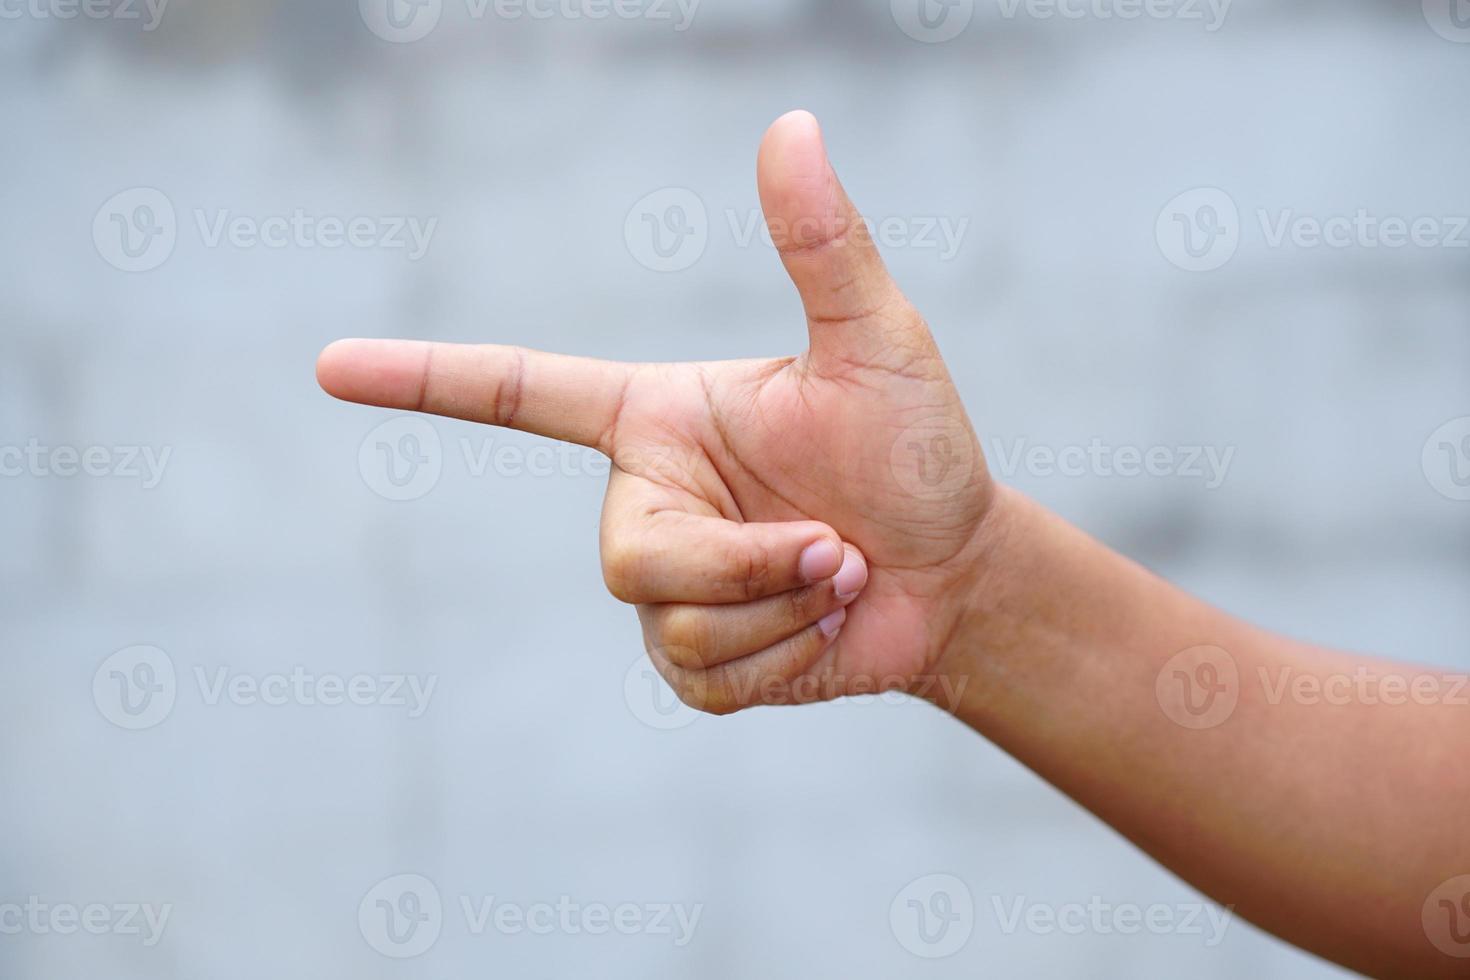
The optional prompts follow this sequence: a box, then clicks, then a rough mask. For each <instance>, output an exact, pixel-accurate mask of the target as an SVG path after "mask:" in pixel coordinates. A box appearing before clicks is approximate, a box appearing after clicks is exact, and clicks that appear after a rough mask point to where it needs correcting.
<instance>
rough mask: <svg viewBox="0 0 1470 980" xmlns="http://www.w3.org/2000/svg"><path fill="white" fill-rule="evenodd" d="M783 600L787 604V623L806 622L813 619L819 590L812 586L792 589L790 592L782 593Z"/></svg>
mask: <svg viewBox="0 0 1470 980" xmlns="http://www.w3.org/2000/svg"><path fill="white" fill-rule="evenodd" d="M781 596H782V601H783V602H784V603H785V606H786V610H785V611H786V621H787V623H805V622H806V621H807V620H809V619H811V617H812V613H813V611H814V608H813V607H814V606H815V605H816V597H817V590H816V589H815V588H812V587H808V588H805V589H792V590H791V591H790V592H783V593H781Z"/></svg>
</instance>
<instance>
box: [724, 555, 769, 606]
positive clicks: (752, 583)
mask: <svg viewBox="0 0 1470 980" xmlns="http://www.w3.org/2000/svg"><path fill="white" fill-rule="evenodd" d="M729 567H730V568H731V569H733V570H734V574H735V575H736V576H738V580H737V581H736V582H735V585H736V587H737V588H738V589H739V591H740V594H741V596H742V597H743V598H744V599H745V601H747V602H749V601H751V600H753V599H759V598H760V597H761V596H764V595H767V594H769V592H770V585H771V579H772V574H773V572H772V568H771V554H770V552H769V551H767V550H766V548H765V547H764V546H763V545H750V544H743V545H741V546H739V547H737V548H736V549H735V552H734V555H733V557H732V559H731V561H730V562H729Z"/></svg>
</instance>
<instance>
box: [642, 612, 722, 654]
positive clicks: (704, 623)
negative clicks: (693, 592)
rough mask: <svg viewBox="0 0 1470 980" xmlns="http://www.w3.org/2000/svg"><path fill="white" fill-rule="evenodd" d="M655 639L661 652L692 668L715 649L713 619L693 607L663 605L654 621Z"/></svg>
mask: <svg viewBox="0 0 1470 980" xmlns="http://www.w3.org/2000/svg"><path fill="white" fill-rule="evenodd" d="M655 622H656V624H657V627H656V630H657V638H658V643H659V645H660V646H661V647H662V648H663V651H664V655H665V656H667V657H668V658H669V660H670V661H672V662H673V663H675V664H677V665H678V666H680V667H684V668H686V669H689V670H696V669H698V668H700V667H703V666H704V665H705V663H706V662H707V659H708V656H709V655H710V654H712V653H714V652H715V651H716V650H718V648H719V638H718V635H717V628H716V626H715V624H714V619H713V617H712V616H710V615H709V613H708V612H706V611H705V610H703V609H700V608H698V607H695V606H665V607H663V608H662V609H660V610H659V612H658V614H657V617H656V620H655Z"/></svg>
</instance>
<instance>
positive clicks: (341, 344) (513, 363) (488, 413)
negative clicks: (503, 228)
mask: <svg viewBox="0 0 1470 980" xmlns="http://www.w3.org/2000/svg"><path fill="white" fill-rule="evenodd" d="M632 371H633V368H632V366H631V365H628V364H619V363H616V362H613V361H597V360H592V359H590V358H585V357H567V356H564V355H561V354H547V353H543V352H541V351H533V350H526V349H524V348H520V347H500V346H496V345H493V344H485V345H466V344H435V343H428V342H425V341H417V340H339V341H337V342H336V343H335V344H332V345H331V346H329V347H328V348H327V349H326V350H324V351H322V354H321V357H320V358H318V360H317V366H316V376H317V380H318V381H319V382H320V383H321V386H322V388H323V389H325V390H326V391H327V393H328V394H331V395H333V396H335V397H337V398H341V399H343V400H344V401H350V402H358V403H360V404H363V405H377V406H380V407H382V408H399V409H404V410H406V411H411V412H428V413H430V414H433V415H445V416H449V417H450V418H457V419H466V420H468V421H471V422H485V423H487V424H489V425H499V426H505V427H507V428H512V429H520V430H522V431H525V432H534V433H536V434H537V435H542V436H547V437H549V438H552V439H560V440H562V441H564V442H575V443H577V444H579V445H583V446H587V447H589V448H592V449H598V450H601V451H603V452H609V450H610V447H609V446H608V445H606V443H607V437H608V435H609V433H610V432H611V431H612V429H613V426H614V424H615V423H616V421H617V417H618V410H619V407H620V406H621V404H622V401H623V396H624V394H625V393H626V390H627V384H628V379H629V377H631V375H632Z"/></svg>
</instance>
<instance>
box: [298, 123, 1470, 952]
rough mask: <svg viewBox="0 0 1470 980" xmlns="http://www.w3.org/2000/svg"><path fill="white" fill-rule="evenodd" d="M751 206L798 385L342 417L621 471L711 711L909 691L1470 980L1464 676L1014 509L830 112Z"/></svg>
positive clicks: (446, 381) (448, 353) (719, 370)
mask: <svg viewBox="0 0 1470 980" xmlns="http://www.w3.org/2000/svg"><path fill="white" fill-rule="evenodd" d="M759 182H760V192H761V201H762V204H763V206H764V208H765V212H766V217H767V221H768V224H769V226H770V228H771V232H772V237H773V239H774V240H775V242H776V244H777V246H778V248H779V249H780V251H781V256H782V260H783V262H784V264H785V266H786V269H787V271H788V273H789V274H790V276H791V278H792V280H793V282H794V283H795V284H796V287H797V290H798V292H799V293H800V295H801V299H802V303H803V305H804V307H805V311H806V317H807V323H808V333H809V337H810V347H809V349H808V350H807V351H806V352H804V353H802V354H801V355H799V356H797V357H795V358H782V359H777V360H770V361H741V362H727V363H710V364H667V365H630V364H615V363H609V362H601V361H591V360H585V359H581V358H571V357H563V356H559V355H553V354H544V353H539V352H534V351H529V350H524V349H519V348H508V347H498V346H477V347H465V346H454V345H445V344H426V343H417V342H408V341H363V340H354V341H341V342H339V343H336V344H333V345H332V346H331V347H329V348H328V349H327V350H326V351H325V352H324V353H323V354H322V357H321V360H320V362H319V364H318V369H317V371H318V377H319V379H320V381H321V383H322V386H323V387H324V388H325V389H326V390H327V391H328V392H330V393H331V394H333V395H336V396H337V397H339V398H343V399H346V400H349V401H354V402H361V403H364V404H369V405H378V406H384V407H391V408H397V409H404V410H410V411H423V412H430V413H434V414H439V415H447V416H452V417H455V418H463V419H469V420H472V421H479V422H485V423H488V424H491V425H501V426H510V427H513V428H517V429H522V430H525V431H529V432H534V433H538V434H540V435H544V436H548V437H551V438H555V439H562V440H566V441H569V442H575V443H578V444H581V445H585V446H588V447H591V448H594V449H597V450H599V451H601V452H603V453H606V454H607V455H608V456H610V457H611V458H612V459H613V462H614V466H613V472H612V478H611V480H610V484H609V488H608V495H607V502H606V506H605V511H604V520H603V538H602V553H603V568H604V573H605V577H606V580H607V583H608V587H609V588H610V589H611V591H612V592H613V594H614V595H616V596H617V597H618V598H619V599H622V600H624V601H626V602H629V603H631V604H634V605H636V606H637V608H638V614H639V617H640V619H641V621H642V623H643V629H644V634H645V638H646V641H647V647H648V650H649V653H650V656H651V657H652V659H653V662H654V664H655V665H656V666H657V668H658V669H659V671H660V673H661V674H662V675H663V676H664V677H665V679H666V680H667V681H668V682H669V684H670V686H672V687H673V689H674V690H675V691H676V692H677V693H678V694H679V695H680V697H681V698H683V699H684V700H685V701H686V702H688V703H689V704H691V705H693V706H694V707H696V708H700V709H702V710H706V711H710V712H712V713H716V714H725V713H729V712H731V711H736V710H740V709H742V708H747V707H751V706H755V705H761V704H790V703H797V702H807V701H813V700H825V699H829V698H835V697H842V696H847V695H852V694H862V693H871V692H873V691H875V690H886V689H894V688H897V689H902V690H906V691H908V692H910V693H912V694H915V695H916V696H920V697H925V698H928V699H930V700H933V701H935V702H936V703H938V704H939V705H940V706H941V707H942V708H944V709H946V710H948V711H951V712H952V713H954V714H955V715H956V717H958V718H959V719H960V720H962V721H964V722H965V723H966V724H968V725H970V726H971V727H972V728H974V729H975V730H976V731H977V732H979V733H980V734H982V735H985V736H986V737H988V738H990V739H991V740H993V741H994V742H996V743H997V744H998V745H1000V746H1001V747H1002V748H1004V749H1006V750H1007V751H1008V752H1010V753H1012V754H1013V755H1015V756H1016V757H1017V758H1018V759H1020V760H1021V761H1022V762H1024V763H1026V764H1027V765H1029V766H1030V767H1031V768H1033V769H1034V770H1035V771H1037V772H1038V773H1040V774H1041V775H1042V776H1044V777H1045V778H1047V779H1048V780H1050V781H1051V782H1053V783H1054V784H1056V785H1057V786H1058V787H1059V788H1061V789H1062V790H1063V791H1065V792H1067V793H1069V794H1070V795H1071V796H1073V797H1074V798H1076V799H1077V800H1078V801H1079V802H1081V803H1082V804H1084V805H1085V806H1087V807H1088V808H1089V809H1091V810H1092V811H1093V812H1094V813H1096V814H1097V815H1098V816H1099V817H1101V818H1102V819H1104V820H1106V821H1107V822H1109V823H1110V824H1112V825H1113V826H1114V827H1116V828H1117V829H1118V830H1119V831H1120V832H1122V833H1123V834H1125V835H1127V836H1128V837H1129V838H1130V839H1132V840H1133V841H1134V842H1135V843H1137V844H1138V845H1139V846H1140V847H1141V848H1143V849H1144V850H1145V851H1147V852H1148V853H1149V854H1151V855H1153V856H1154V857H1155V858H1157V859H1158V860H1159V861H1161V862H1162V863H1164V864H1165V865H1166V866H1168V867H1169V868H1170V869H1172V870H1173V871H1175V872H1176V873H1178V874H1179V875H1181V876H1182V877H1184V878H1185V879H1187V880H1188V881H1190V882H1192V883H1193V884H1195V885H1196V886H1197V887H1199V888H1201V889H1202V890H1203V891H1205V892H1206V893H1208V894H1209V895H1211V896H1212V897H1213V898H1215V899H1216V900H1218V901H1220V902H1223V903H1227V904H1231V905H1233V906H1235V908H1236V910H1237V911H1238V912H1239V914H1241V915H1243V916H1245V917H1247V918H1250V919H1252V920H1253V921H1254V922H1256V923H1257V924H1258V925H1260V926H1261V927H1263V928H1265V929H1268V930H1270V931H1272V932H1275V933H1276V934H1278V935H1280V936H1282V937H1283V938H1285V939H1287V940H1289V941H1291V942H1294V943H1297V944H1298V945H1301V946H1302V947H1304V948H1306V949H1309V950H1311V951H1314V952H1316V953H1318V954H1320V955H1322V956H1325V957H1327V958H1330V959H1333V960H1335V961H1337V962H1339V963H1342V964H1344V965H1346V966H1349V967H1351V968H1354V969H1357V970H1360V971H1363V972H1366V973H1370V974H1373V975H1381V976H1391V977H1400V976H1402V977H1440V976H1443V977H1470V879H1467V882H1466V888H1465V895H1464V896H1463V899H1464V905H1463V910H1462V909H1461V907H1460V905H1459V904H1458V903H1459V902H1460V901H1461V895H1460V894H1459V893H1458V891H1457V887H1456V886H1455V884H1454V882H1453V879H1455V878H1457V877H1458V876H1460V875H1470V829H1467V827H1466V824H1465V820H1464V814H1465V813H1466V811H1467V804H1470V767H1467V766H1466V765H1465V764H1464V761H1463V753H1464V750H1465V749H1466V747H1470V707H1463V706H1460V704H1459V703H1458V701H1457V699H1456V698H1455V697H1454V696H1453V694H1454V690H1455V686H1454V685H1455V679H1454V678H1451V677H1448V676H1446V675H1444V674H1443V673H1440V672H1435V671H1429V670H1416V669H1411V668H1407V667H1404V666H1402V665H1394V664H1388V663H1382V662H1374V661H1367V660H1363V659H1360V658H1354V657H1349V656H1347V655H1343V654H1337V653H1332V652H1328V651H1324V650H1318V649H1313V648H1310V647H1306V646H1304V645H1301V644H1297V643H1294V642H1292V641H1288V640H1285V639H1282V638H1279V637H1275V636H1272V635H1270V634H1266V633H1264V632H1261V631H1259V630H1256V629H1254V628H1252V627H1250V626H1248V625H1246V624H1244V623H1241V622H1239V621H1237V620H1234V619H1232V618H1230V617H1228V616H1226V615H1225V614H1223V613H1221V612H1219V611H1217V610H1214V609H1212V608H1210V607H1209V606H1207V605H1205V604H1204V603H1201V602H1199V601H1198V600H1195V599H1193V598H1191V597H1189V596H1187V595H1185V594H1183V593H1181V592H1179V591H1178V590H1176V589H1174V588H1173V587H1171V586H1169V585H1168V584H1167V583H1164V582H1162V581H1160V580H1158V579H1157V578H1155V577H1153V576H1152V575H1150V574H1149V573H1148V572H1146V571H1144V570H1143V569H1141V568H1139V567H1138V566H1136V565H1134V564H1133V563H1131V562H1129V561H1128V560H1127V559H1125V558H1122V557H1121V556H1118V555H1116V554H1114V553H1112V552H1110V551H1108V550H1107V549H1105V548H1103V547H1102V546H1101V545H1099V544H1097V543H1096V542H1094V541H1092V540H1091V539H1089V538H1087V537H1086V536H1085V535H1083V534H1082V533H1081V532H1079V531H1077V530H1076V529H1074V528H1072V527H1070V526H1068V525H1067V524H1065V523H1064V522H1062V521H1061V520H1059V519H1058V518H1056V517H1054V516H1052V515H1050V514H1048V513H1046V512H1045V511H1044V510H1042V509H1041V508H1039V507H1037V506H1036V505H1034V504H1032V503H1031V502H1029V501H1027V500H1025V499H1024V498H1021V497H1020V496H1019V495H1017V494H1015V493H1014V492H1013V491H1011V490H1009V489H1007V488H1004V487H1001V486H999V485H998V484H996V483H995V482H994V481H992V480H991V478H990V476H989V473H988V471H987V469H986V466H985V461H984V458H983V454H982V452H981V450H980V446H979V441H978V440H977V438H976V436H975V432H974V429H973V427H972V426H971V424H970V422H969V419H968V417H967V416H966V414H965V410H964V406H963V405H962V403H961V401H960V398H959V395H958V393H957V392H956V390H955V388H954V385H953V384H952V382H951V381H950V377H949V374H948V372H947V370H946V368H945V366H944V362H943V360H942V358H941V357H940V354H939V351H938V348H937V347H936V345H935V343H934V340H933V338H932V337H931V335H930V333H929V330H928V327H927V326H926V325H925V323H924V320H923V318H922V317H921V316H920V315H919V314H918V313H917V312H916V311H915V310H914V309H913V307H912V306H911V305H910V304H909V303H908V301H907V300H906V299H905V298H904V297H903V295H902V293H901V292H900V291H899V289H898V287H897V286H896V285H895V284H894V283H893V281H892V279H891V278H890V277H889V276H888V273H887V271H886V269H885V268H884V266H883V262H882V259H881V257H880V256H879V254H878V252H877V250H876V248H875V247H874V246H873V244H872V242H871V240H870V238H869V237H868V236H867V235H866V233H865V226H864V225H863V223H862V220H861V217H860V215H859V214H858V212H857V210H856V209H855V208H854V207H853V205H852V204H851V202H850V201H849V200H848V198H847V196H846V194H845V192H844V191H843V190H842V187H841V185H840V183H839V182H838V180H837V178H836V176H835V174H834V173H833V171H832V169H831V165H830V164H829V163H828V161H827V157H826V150H825V148H824V146H823V143H822V139H821V134H820V130H819V128H818V127H817V124H816V121H815V120H814V119H813V118H812V117H811V116H810V115H808V114H806V113H793V114H791V115H788V116H785V117H783V118H782V119H781V120H779V121H778V122H777V123H776V124H775V125H774V126H773V127H772V128H771V131H770V132H769V133H768V134H767V136H766V139H765V141H764V143H763V144H762V147H761V153H760V161H759ZM1365 676H1366V677H1367V678H1368V680H1367V681H1364V680H1363V678H1364V677H1365ZM1303 678H1306V680H1305V681H1304V680H1303ZM1354 678H1355V680H1352V679H1354ZM1386 678H1398V679H1399V680H1402V681H1404V682H1405V687H1406V690H1408V689H1410V688H1409V685H1410V684H1413V683H1417V684H1418V685H1419V687H1418V688H1417V691H1418V693H1419V694H1421V695H1424V696H1420V697H1415V696H1412V695H1409V696H1406V697H1407V700H1404V699H1400V698H1398V697H1397V695H1396V694H1395V693H1394V692H1397V690H1398V688H1397V687H1396V686H1395V687H1392V688H1390V687H1389V681H1388V680H1386ZM1314 682H1315V683H1316V684H1317V685H1318V686H1317V687H1316V688H1313V687H1312V684H1313V683H1314ZM1431 685H1433V686H1434V691H1435V692H1437V693H1436V694H1435V695H1434V696H1433V697H1430V696H1428V692H1429V691H1430V688H1431ZM1365 690H1367V691H1371V692H1372V694H1371V696H1369V695H1368V694H1365V693H1364V692H1365ZM1313 691H1315V692H1316V693H1315V694H1313V693H1312V692H1313ZM1323 692H1328V693H1326V694H1325V695H1324V693H1323ZM1466 696H1470V692H1466ZM1222 699H1223V700H1222ZM1227 708H1228V711H1227V710H1226V709H1227ZM1446 883H1449V884H1446ZM1444 903H1448V904H1444ZM1462 935H1463V936H1464V939H1463V941H1461V940H1460V939H1459V937H1461V936H1462Z"/></svg>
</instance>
